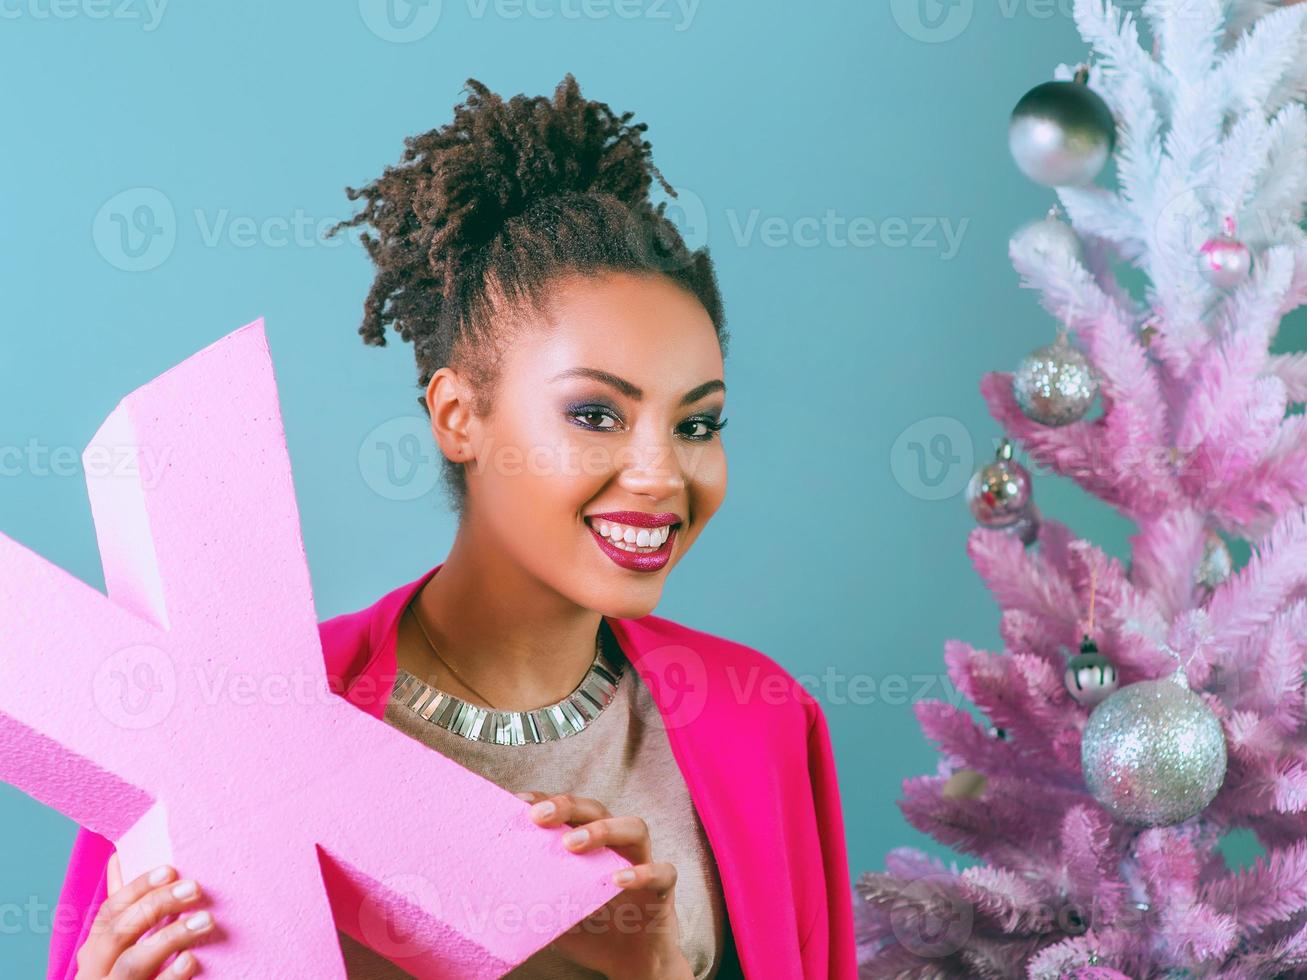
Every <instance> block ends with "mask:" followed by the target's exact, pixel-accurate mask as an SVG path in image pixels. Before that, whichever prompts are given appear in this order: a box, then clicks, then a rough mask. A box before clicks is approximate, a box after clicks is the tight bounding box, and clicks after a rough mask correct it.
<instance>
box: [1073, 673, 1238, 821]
mask: <svg viewBox="0 0 1307 980" xmlns="http://www.w3.org/2000/svg"><path fill="white" fill-rule="evenodd" d="M1226 757H1227V756H1226V744H1225V733H1224V731H1222V729H1221V722H1220V720H1219V719H1218V718H1217V717H1216V715H1215V714H1214V713H1213V712H1212V709H1211V708H1209V707H1208V706H1207V704H1206V703H1205V702H1204V701H1203V699H1202V698H1200V697H1199V696H1198V695H1197V694H1195V693H1194V692H1193V691H1191V690H1190V689H1189V685H1188V683H1187V681H1186V679H1185V676H1184V671H1183V670H1177V671H1176V672H1175V673H1174V674H1172V675H1171V676H1169V677H1163V678H1161V679H1160V680H1154V681H1139V682H1138V683H1136V684H1129V685H1127V686H1125V687H1123V688H1121V689H1120V690H1119V691H1117V692H1116V693H1115V694H1112V695H1110V696H1109V697H1108V698H1107V699H1106V700H1104V701H1103V702H1102V703H1101V704H1100V705H1098V707H1096V708H1095V709H1094V710H1093V712H1092V713H1091V714H1090V716H1089V720H1088V722H1086V724H1085V730H1084V733H1083V735H1082V738H1081V743H1080V764H1081V769H1082V770H1083V773H1084V777H1085V784H1086V785H1087V786H1088V788H1089V792H1090V793H1091V794H1093V797H1094V799H1096V800H1098V802H1099V803H1101V804H1102V805H1103V806H1104V807H1105V808H1106V809H1107V810H1109V811H1110V812H1111V813H1112V814H1113V815H1114V816H1115V817H1116V818H1117V819H1119V820H1123V821H1125V822H1127V823H1133V824H1143V825H1145V826H1169V825H1171V824H1176V823H1180V822H1182V821H1184V820H1188V819H1189V818H1190V817H1192V816H1194V815H1196V814H1198V813H1200V812H1201V811H1202V810H1203V808H1204V807H1206V806H1207V804H1209V803H1211V802H1212V800H1213V799H1214V798H1215V796H1216V794H1217V792H1218V791H1219V790H1220V788H1221V784H1222V782H1224V780H1225V767H1226Z"/></svg>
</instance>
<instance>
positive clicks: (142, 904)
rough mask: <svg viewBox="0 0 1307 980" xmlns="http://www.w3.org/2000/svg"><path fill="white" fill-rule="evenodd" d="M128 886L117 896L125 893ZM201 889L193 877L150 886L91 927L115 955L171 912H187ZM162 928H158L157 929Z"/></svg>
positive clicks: (197, 900)
mask: <svg viewBox="0 0 1307 980" xmlns="http://www.w3.org/2000/svg"><path fill="white" fill-rule="evenodd" d="M131 889H132V886H131V885H128V886H127V887H126V888H124V889H123V890H122V891H120V892H119V893H118V894H119V895H124V894H127V893H129V892H130V891H131ZM203 897H204V896H203V892H202V890H201V889H200V886H199V885H198V884H197V883H196V882H195V881H194V879H190V878H187V879H185V880H183V881H179V882H177V883H175V884H171V885H163V886H160V887H158V888H154V889H151V890H150V891H148V892H146V893H145V894H144V895H143V896H141V897H140V898H139V899H137V900H136V901H135V902H133V903H131V904H130V905H128V906H126V907H125V908H121V909H119V910H118V912H117V914H116V915H112V916H110V917H107V918H105V919H104V920H103V921H101V922H99V923H98V924H97V925H96V926H95V927H94V928H95V930H96V931H97V932H98V933H99V934H100V935H101V936H103V939H102V940H101V941H102V942H103V943H105V944H106V945H107V947H108V949H109V950H110V951H111V953H112V955H114V956H119V955H121V954H122V953H123V952H124V951H125V950H127V949H128V948H129V947H131V946H132V945H133V944H135V943H136V942H137V940H139V939H140V938H141V937H142V936H143V935H144V934H145V933H146V932H147V931H149V930H150V929H151V928H152V927H154V926H156V925H159V924H160V923H162V922H163V921H164V920H165V919H166V918H168V917H169V916H172V915H179V914H180V913H182V912H185V911H187V910H188V909H190V908H191V907H192V906H194V905H195V904H196V903H198V902H199V901H200V900H201V899H202V898H203ZM160 931H162V930H160Z"/></svg>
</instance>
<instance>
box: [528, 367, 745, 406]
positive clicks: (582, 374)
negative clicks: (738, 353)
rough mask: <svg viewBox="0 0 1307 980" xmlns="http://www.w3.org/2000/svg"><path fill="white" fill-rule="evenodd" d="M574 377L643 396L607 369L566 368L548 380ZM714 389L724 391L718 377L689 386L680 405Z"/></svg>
mask: <svg viewBox="0 0 1307 980" xmlns="http://www.w3.org/2000/svg"><path fill="white" fill-rule="evenodd" d="M574 377H575V378H591V379H592V380H594V381H602V382H603V383H604V384H606V385H609V386H611V387H613V388H616V389H617V390H618V391H620V392H621V393H622V394H624V395H626V397H628V398H630V399H632V400H634V401H637V402H638V401H639V400H640V399H641V398H643V397H644V391H643V390H642V389H640V388H638V387H636V386H635V385H633V384H631V382H629V381H627V380H626V379H625V378H619V377H618V376H617V375H615V374H610V373H609V372H608V371H601V370H599V369H598V368H588V367H575V368H568V369H567V370H566V371H562V372H560V373H558V374H555V375H554V376H553V377H552V378H550V379H549V380H550V381H560V380H562V379H563V378H574ZM714 391H720V392H722V393H725V391H726V385H725V383H724V382H722V381H721V380H719V379H713V380H712V381H705V382H704V383H703V384H701V385H699V386H698V387H696V388H691V389H690V390H689V391H687V392H686V393H685V395H684V396H683V397H682V398H681V404H682V405H690V404H693V403H694V402H697V401H698V400H699V399H700V398H703V397H704V396H705V395H709V394H711V393H712V392H714Z"/></svg>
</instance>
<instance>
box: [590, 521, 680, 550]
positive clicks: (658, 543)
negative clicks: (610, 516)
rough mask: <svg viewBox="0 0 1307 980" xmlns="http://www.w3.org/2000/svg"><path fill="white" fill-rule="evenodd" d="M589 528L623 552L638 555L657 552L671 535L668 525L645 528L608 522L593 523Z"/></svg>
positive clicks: (670, 528)
mask: <svg viewBox="0 0 1307 980" xmlns="http://www.w3.org/2000/svg"><path fill="white" fill-rule="evenodd" d="M591 526H592V527H593V528H594V529H595V530H596V531H598V532H599V533H600V534H602V535H603V536H604V537H605V538H607V539H608V540H609V541H610V542H612V543H613V545H614V546H616V547H618V548H621V549H622V550H623V551H632V552H636V553H640V554H643V553H648V552H650V551H657V550H658V549H659V548H661V547H662V546H663V544H664V543H665V542H666V541H667V537H668V535H670V534H671V533H672V527H671V525H670V524H664V525H663V526H662V527H655V528H647V527H630V526H628V525H626V524H613V523H610V522H609V521H595V522H594V523H593V524H592V525H591Z"/></svg>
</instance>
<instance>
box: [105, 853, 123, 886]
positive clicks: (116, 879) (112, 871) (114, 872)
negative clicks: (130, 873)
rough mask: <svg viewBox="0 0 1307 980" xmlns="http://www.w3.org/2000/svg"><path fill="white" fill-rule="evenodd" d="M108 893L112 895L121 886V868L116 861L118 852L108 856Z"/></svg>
mask: <svg viewBox="0 0 1307 980" xmlns="http://www.w3.org/2000/svg"><path fill="white" fill-rule="evenodd" d="M107 873H108V886H107V887H108V893H109V894H110V895H112V894H113V893H114V892H116V891H117V890H118V889H119V888H121V887H122V886H123V866H122V864H120V863H119V861H118V852H117V851H116V850H115V851H114V852H113V853H112V854H110V855H109V867H108V871H107Z"/></svg>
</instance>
